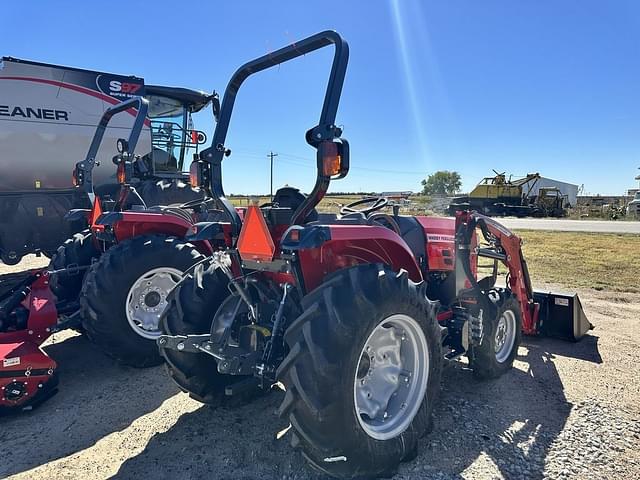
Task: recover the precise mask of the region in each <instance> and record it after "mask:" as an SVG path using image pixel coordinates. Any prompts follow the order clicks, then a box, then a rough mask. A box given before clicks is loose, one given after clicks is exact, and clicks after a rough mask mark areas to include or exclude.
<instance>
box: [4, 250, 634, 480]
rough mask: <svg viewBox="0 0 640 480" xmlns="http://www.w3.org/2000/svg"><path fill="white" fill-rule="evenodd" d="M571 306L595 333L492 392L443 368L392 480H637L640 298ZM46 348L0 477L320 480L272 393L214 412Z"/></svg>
mask: <svg viewBox="0 0 640 480" xmlns="http://www.w3.org/2000/svg"><path fill="white" fill-rule="evenodd" d="M36 263H37V262H36ZM534 263H535V262H534ZM4 271H6V269H5V270H4ZM539 286H541V285H539ZM545 287H553V286H552V285H545ZM580 295H581V298H582V302H583V305H584V306H585V309H586V312H587V315H588V317H589V319H590V320H591V322H592V323H593V324H594V325H595V327H596V328H595V330H593V331H592V332H591V334H590V335H589V336H588V337H586V338H585V339H583V340H582V341H581V342H580V343H577V344H572V343H566V342H562V341H558V340H551V339H537V338H525V341H524V344H523V345H522V347H521V348H520V350H519V356H518V359H517V361H516V365H515V367H516V368H514V370H512V371H511V372H510V373H509V374H507V375H506V376H504V377H502V378H500V379H498V380H495V381H491V382H478V381H476V380H474V379H473V377H472V375H471V372H469V371H468V370H466V369H465V368H464V364H462V363H454V364H451V365H449V366H448V367H447V368H446V370H445V374H444V376H443V382H442V387H443V394H442V396H441V399H440V402H439V405H438V407H437V408H436V411H435V416H436V422H435V430H434V431H433V432H432V433H431V434H429V435H427V436H426V437H425V438H424V439H423V440H422V442H421V445H420V451H419V454H418V457H417V458H416V459H415V460H413V461H411V462H409V463H406V464H403V465H402V467H401V468H400V471H399V473H398V475H397V476H396V477H395V478H397V479H418V478H420V479H422V478H437V479H456V478H468V479H493V478H509V479H511V478H514V479H515V478H593V479H601V478H609V479H614V478H615V479H630V480H631V479H634V480H635V479H637V478H639V477H640V421H639V420H638V419H639V418H640V403H639V402H638V399H639V398H640V378H639V375H638V371H639V370H638V363H639V360H640V348H639V347H640V345H639V343H640V340H639V335H638V334H639V333H640V332H639V330H640V327H638V320H639V319H640V298H639V297H640V296H639V295H638V293H629V292H613V291H609V290H603V291H597V290H593V289H589V290H581V291H580ZM46 349H47V351H48V353H49V354H50V355H51V356H52V357H54V358H55V359H56V360H57V361H58V363H59V365H60V368H59V370H60V373H61V384H60V393H59V394H58V395H56V396H55V397H54V398H52V399H51V400H49V401H48V402H47V403H46V404H44V405H43V406H41V407H40V408H39V409H37V410H35V411H34V412H31V413H27V414H24V415H21V416H17V417H11V418H2V419H0V477H2V478H4V477H9V478H22V479H45V478H46V479H51V478H54V479H57V478H108V477H116V478H156V479H164V478H167V479H169V478H177V477H180V478H183V479H197V478H221V479H244V478H246V479H250V478H269V479H270V478H274V479H275V478H283V479H284V478H287V479H307V478H312V479H316V478H322V477H317V476H316V475H315V473H313V472H312V471H311V470H309V469H308V467H307V466H306V464H305V462H304V460H303V459H302V457H301V455H300V454H299V453H298V452H295V451H293V450H292V449H290V447H289V445H288V437H287V436H286V435H285V436H284V438H283V439H281V440H276V438H275V434H276V432H278V431H280V430H282V429H284V428H285V427H286V426H287V425H286V423H285V422H284V421H282V420H280V419H278V418H277V417H276V416H275V415H274V410H275V409H276V408H277V406H278V404H279V401H280V399H281V397H282V393H281V392H273V393H272V394H270V395H268V396H265V397H263V398H260V399H258V400H256V401H254V402H253V403H251V404H250V405H246V406H243V407H238V408H235V409H217V410H214V409H209V408H207V407H203V406H202V405H200V404H198V403H197V402H195V401H193V400H190V399H189V398H188V397H187V395H185V394H183V393H179V392H178V390H177V388H176V387H175V386H174V385H173V384H172V383H171V382H170V381H169V379H168V378H167V377H166V376H165V374H164V371H163V368H162V367H158V368H153V369H149V370H142V371H141V370H134V369H130V368H125V367H120V366H118V365H116V364H114V363H113V362H112V361H111V360H109V359H107V358H105V357H104V356H103V355H102V354H101V353H100V352H98V351H97V350H96V349H95V348H94V347H93V346H92V345H91V344H90V343H88V342H87V341H86V340H85V339H84V338H83V337H82V336H79V335H75V334H71V333H65V334H58V335H56V336H55V338H53V339H52V341H50V342H49V345H48V346H47V347H46Z"/></svg>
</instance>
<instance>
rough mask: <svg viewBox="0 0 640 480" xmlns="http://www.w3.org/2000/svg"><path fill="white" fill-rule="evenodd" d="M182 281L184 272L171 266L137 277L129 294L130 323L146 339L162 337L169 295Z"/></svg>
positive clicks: (127, 308)
mask: <svg viewBox="0 0 640 480" xmlns="http://www.w3.org/2000/svg"><path fill="white" fill-rule="evenodd" d="M181 278H182V271H180V270H178V269H176V268H171V267H160V268H154V269H153V270H149V271H148V272H146V273H145V274H143V275H141V276H140V278H138V279H137V280H136V281H135V282H134V283H133V285H132V286H131V288H130V289H129V294H128V295H127V305H126V312H127V320H128V321H129V325H130V326H131V328H132V329H133V331H134V332H136V333H137V334H138V335H140V336H141V337H143V338H147V339H149V340H155V339H156V338H158V337H159V336H160V334H161V331H160V316H161V315H162V313H163V312H164V310H165V308H167V295H169V292H171V290H173V288H174V287H175V286H176V284H177V283H178V282H179V281H180V279H181Z"/></svg>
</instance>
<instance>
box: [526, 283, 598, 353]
mask: <svg viewBox="0 0 640 480" xmlns="http://www.w3.org/2000/svg"><path fill="white" fill-rule="evenodd" d="M533 299H534V301H535V302H536V303H539V304H540V315H539V320H538V330H539V331H540V334H541V335H544V336H547V337H553V338H560V339H562V340H570V341H572V342H577V341H578V340H580V339H581V338H582V337H583V336H584V335H586V333H587V332H588V331H589V330H592V329H593V325H591V323H590V322H589V320H588V319H587V316H586V315H585V313H584V310H583V309H582V304H581V303H580V298H578V294H577V293H557V292H543V291H536V292H534V293H533Z"/></svg>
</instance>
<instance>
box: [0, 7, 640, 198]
mask: <svg viewBox="0 0 640 480" xmlns="http://www.w3.org/2000/svg"><path fill="white" fill-rule="evenodd" d="M91 4H92V2H86V1H83V2H81V1H60V2H6V3H5V4H3V7H2V17H1V22H2V24H1V27H0V54H2V55H11V56H15V57H19V58H27V59H32V60H39V61H44V62H52V63H60V64H66V65H73V66H78V67H83V68H89V69H97V70H104V71H107V72H113V73H125V74H134V75H138V76H142V77H144V78H145V80H146V82H147V83H154V84H166V85H175V86H184V87H190V88H196V89H203V90H212V89H215V90H217V91H220V92H222V91H224V88H225V86H226V82H227V80H228V79H229V77H230V76H231V74H232V73H233V71H234V70H235V69H236V68H237V67H238V66H239V65H240V64H241V63H243V62H245V61H247V60H250V59H251V58H253V57H256V56H259V55H262V54H264V53H267V52H268V51H270V50H275V49H277V48H279V47H281V46H283V45H285V44H288V43H291V42H292V41H295V40H296V39H299V38H302V37H304V36H306V35H309V34H312V33H315V32H317V31H320V30H324V29H327V28H332V29H335V30H338V31H339V32H340V33H342V35H343V36H344V37H345V38H346V39H347V40H348V41H349V44H350V49H351V59H350V63H349V68H348V71H347V79H346V83H345V88H344V91H343V96H342V100H341V104H340V110H339V113H338V123H340V124H342V125H343V126H344V136H345V137H346V138H348V139H349V141H350V143H351V164H352V170H351V172H350V173H349V176H348V177H347V178H346V179H344V180H340V181H339V182H335V183H334V184H333V185H332V190H334V191H336V190H367V191H380V190H418V189H419V188H420V187H419V184H420V179H421V178H424V177H425V176H426V175H427V174H428V173H430V172H433V171H436V170H439V169H449V170H457V171H459V172H460V173H461V174H462V177H463V182H464V188H465V189H469V188H471V187H472V186H473V185H475V183H476V182H477V181H478V180H479V179H480V178H481V177H483V176H485V175H488V174H490V173H491V170H492V169H493V168H495V169H496V170H501V171H506V172H508V173H512V174H514V175H515V176H518V175H524V174H526V173H527V172H530V171H539V172H540V173H542V174H543V175H544V176H548V177H552V178H557V179H560V180H564V181H568V182H571V183H576V184H584V185H585V192H591V193H601V194H620V193H622V192H623V191H624V190H625V189H626V188H630V187H634V186H635V185H636V184H637V182H634V180H633V177H634V176H635V175H637V174H638V173H640V172H639V171H638V167H640V135H639V134H640V93H639V91H640V90H639V86H640V51H639V50H640V28H639V27H640V2H634V1H622V0H619V1H618V0H612V1H594V0H571V1H570V0H538V1H533V0H531V1H514V0H485V1H479V0H447V1H435V0H433V1H426V0H425V1H419V0H398V1H395V2H394V1H382V0H380V1H375V0H369V1H343V2H334V3H331V2H316V1H301V0H299V1H288V2H276V1H271V2H266V1H255V2H251V1H233V2H197V1H190V2H175V1H173V2H165V1H154V2H138V1H131V0H130V1H127V2H119V1H115V0H114V1H110V2H101V3H99V4H95V5H99V7H98V6H95V7H93V6H90V5H91ZM136 25H138V26H136ZM331 53H332V52H331V51H330V49H326V51H321V52H318V53H315V54H310V55H307V56H306V57H304V58H301V59H299V60H297V61H294V62H290V63H288V64H284V65H282V66H280V67H279V68H274V69H272V70H271V71H268V72H264V73H262V74H259V75H256V76H255V77H252V78H250V79H249V81H248V82H247V83H246V84H245V86H244V87H243V89H242V90H241V91H240V94H239V97H238V100H237V103H236V110H235V112H234V117H233V119H232V123H231V127H230V135H229V137H228V142H227V143H228V145H229V147H230V148H231V149H232V151H233V155H232V156H231V157H230V158H229V159H227V160H226V163H225V168H224V176H225V187H226V190H227V192H233V193H256V192H266V191H268V185H269V179H268V173H269V165H268V160H267V157H266V154H267V153H268V152H269V151H270V150H273V151H275V152H278V153H279V154H280V156H279V157H278V158H277V159H276V167H275V183H276V185H281V184H284V183H289V184H292V185H296V186H299V187H301V188H302V189H303V190H309V189H310V187H311V185H312V183H313V175H314V166H313V158H314V153H313V150H312V149H311V148H310V147H308V146H307V145H306V143H305V142H304V132H305V131H306V130H307V128H310V127H312V126H314V125H315V124H316V122H317V119H318V116H319V112H320V107H321V102H322V96H323V93H324V88H325V83H326V79H327V76H328V72H329V67H330V61H331ZM209 117H210V113H209V112H208V111H207V112H206V113H204V114H200V115H199V118H198V119H197V120H198V126H199V127H201V128H203V129H205V130H206V131H207V132H208V133H212V131H213V124H212V122H211V120H210V118H209Z"/></svg>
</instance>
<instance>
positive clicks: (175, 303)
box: [160, 265, 244, 406]
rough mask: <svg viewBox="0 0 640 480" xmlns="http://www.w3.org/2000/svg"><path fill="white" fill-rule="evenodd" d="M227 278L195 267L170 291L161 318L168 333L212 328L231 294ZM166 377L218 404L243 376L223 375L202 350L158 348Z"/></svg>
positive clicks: (214, 269)
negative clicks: (168, 301) (214, 320)
mask: <svg viewBox="0 0 640 480" xmlns="http://www.w3.org/2000/svg"><path fill="white" fill-rule="evenodd" d="M228 283H229V280H228V279H227V277H226V275H225V274H224V273H223V272H222V271H221V270H220V269H219V268H217V267H215V266H214V265H210V266H208V267H206V268H205V265H203V266H202V267H196V270H195V271H194V272H193V275H192V276H191V278H186V279H185V280H184V281H183V282H182V283H181V284H180V285H179V286H178V287H176V289H175V290H174V291H173V292H172V294H171V299H170V303H169V307H168V308H167V310H166V311H165V314H164V315H163V317H162V330H163V332H164V333H165V334H167V335H189V334H205V333H209V331H210V330H211V324H212V323H213V318H214V316H215V314H216V311H217V310H218V308H219V307H220V305H221V304H222V302H223V301H224V300H225V299H226V298H227V297H228V296H229V295H230V294H231V293H230V292H229V289H228V288H227V284H228ZM160 352H161V354H162V356H163V357H164V359H165V361H166V368H167V372H168V374H169V376H170V377H171V378H172V379H173V381H174V382H176V383H177V384H178V386H179V387H180V389H182V390H183V391H185V392H187V393H188V394H189V396H190V397H191V398H193V399H194V400H197V401H198V402H201V403H205V404H207V405H211V406H220V405H222V404H223V403H225V400H226V399H227V398H228V397H226V396H225V389H226V387H227V386H229V385H231V384H233V383H235V382H237V381H238V380H239V379H244V377H237V376H234V375H222V374H220V373H219V372H218V364H217V361H216V359H215V358H213V357H211V356H210V355H206V354H204V353H185V352H177V351H175V350H167V349H164V348H161V349H160Z"/></svg>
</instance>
